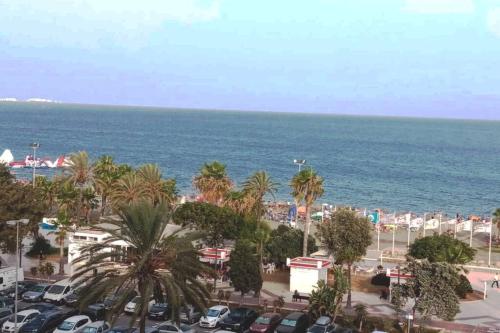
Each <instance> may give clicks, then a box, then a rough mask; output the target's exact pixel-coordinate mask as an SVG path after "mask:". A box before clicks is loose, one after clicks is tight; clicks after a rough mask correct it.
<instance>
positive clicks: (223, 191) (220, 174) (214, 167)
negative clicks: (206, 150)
mask: <svg viewBox="0 0 500 333" xmlns="http://www.w3.org/2000/svg"><path fill="white" fill-rule="evenodd" d="M193 186H194V187H195V188H196V189H197V190H198V191H199V192H200V194H201V195H202V196H203V199H204V200H206V201H207V202H209V203H211V204H214V205H220V204H221V203H222V201H223V200H224V198H225V197H226V195H227V194H228V193H229V192H230V191H231V188H232V187H233V182H232V181H231V179H230V178H229V176H228V175H227V172H226V166H225V165H224V164H222V163H220V162H218V161H213V162H211V163H205V164H203V166H202V167H201V169H200V172H199V174H198V175H196V176H195V177H194V179H193Z"/></svg>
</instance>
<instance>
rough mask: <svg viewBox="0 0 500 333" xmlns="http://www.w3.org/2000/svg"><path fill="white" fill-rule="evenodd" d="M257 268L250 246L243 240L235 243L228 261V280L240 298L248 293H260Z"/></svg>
mask: <svg viewBox="0 0 500 333" xmlns="http://www.w3.org/2000/svg"><path fill="white" fill-rule="evenodd" d="M259 266H260V264H259V260H258V259H257V257H256V256H255V255H254V254H253V251H252V246H251V244H250V243H249V242H247V241H244V240H239V241H237V242H236V245H235V247H234V250H233V251H232V252H231V257H230V259H229V267H230V270H229V278H230V279H231V282H232V284H233V286H234V290H236V291H239V292H240V293H241V297H242V298H243V296H244V295H245V294H247V293H249V292H250V291H254V292H255V293H256V294H258V293H259V292H260V289H261V288H262V276H261V274H260V267H259Z"/></svg>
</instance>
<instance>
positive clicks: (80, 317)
mask: <svg viewBox="0 0 500 333" xmlns="http://www.w3.org/2000/svg"><path fill="white" fill-rule="evenodd" d="M82 319H90V318H89V316H85V315H76V316H72V317H69V318H67V319H66V320H65V321H79V320H82Z"/></svg>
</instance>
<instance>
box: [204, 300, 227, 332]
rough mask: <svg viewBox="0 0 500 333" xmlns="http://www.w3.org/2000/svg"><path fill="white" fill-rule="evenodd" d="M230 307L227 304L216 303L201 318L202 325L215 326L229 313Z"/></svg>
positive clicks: (206, 326)
mask: <svg viewBox="0 0 500 333" xmlns="http://www.w3.org/2000/svg"><path fill="white" fill-rule="evenodd" d="M229 313H230V311H229V308H228V307H227V306H225V305H216V306H212V307H211V308H210V309H208V311H207V313H206V314H205V315H204V316H202V317H201V319H200V327H205V328H215V327H217V326H219V322H220V321H221V320H222V319H224V318H226V317H227V316H228V315H229Z"/></svg>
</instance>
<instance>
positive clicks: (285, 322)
mask: <svg viewBox="0 0 500 333" xmlns="http://www.w3.org/2000/svg"><path fill="white" fill-rule="evenodd" d="M295 324H297V321H296V320H292V319H286V318H285V319H283V321H282V322H281V325H283V326H290V327H295Z"/></svg>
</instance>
